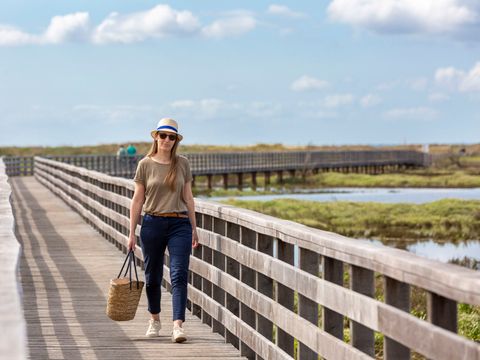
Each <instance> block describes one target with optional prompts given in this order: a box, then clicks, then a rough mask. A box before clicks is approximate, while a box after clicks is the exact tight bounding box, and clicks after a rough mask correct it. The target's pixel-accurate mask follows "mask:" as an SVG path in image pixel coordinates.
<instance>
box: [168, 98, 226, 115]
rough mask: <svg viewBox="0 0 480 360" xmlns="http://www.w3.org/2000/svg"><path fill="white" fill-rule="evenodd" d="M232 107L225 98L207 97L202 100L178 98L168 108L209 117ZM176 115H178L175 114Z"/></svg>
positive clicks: (186, 113)
mask: <svg viewBox="0 0 480 360" xmlns="http://www.w3.org/2000/svg"><path fill="white" fill-rule="evenodd" d="M229 107H230V105H229V104H227V103H225V102H224V101H223V100H220V99H215V98H207V99H200V100H185V99H184V100H177V101H174V102H172V103H170V104H169V106H168V108H169V110H170V111H172V112H173V113H174V114H180V115H181V116H187V117H192V118H198V119H209V118H213V117H215V116H217V115H218V114H219V113H220V112H222V111H226V110H227V109H228V108H229ZM175 116H176V115H175Z"/></svg>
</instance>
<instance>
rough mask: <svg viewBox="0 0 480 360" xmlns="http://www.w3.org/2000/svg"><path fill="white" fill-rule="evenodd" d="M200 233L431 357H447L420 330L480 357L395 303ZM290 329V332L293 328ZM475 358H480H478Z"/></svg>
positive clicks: (206, 241) (475, 348)
mask: <svg viewBox="0 0 480 360" xmlns="http://www.w3.org/2000/svg"><path fill="white" fill-rule="evenodd" d="M198 233H199V237H200V243H201V244H202V245H206V246H208V247H209V248H211V249H214V250H218V248H219V246H220V245H219V244H221V249H222V251H223V252H224V253H225V254H226V255H227V256H230V257H232V258H234V259H235V260H237V261H238V262H239V263H240V264H243V265H246V266H248V267H249V268H251V269H253V270H256V271H258V272H261V273H262V274H264V275H266V276H268V277H271V278H272V279H273V280H276V281H277V282H279V283H282V284H283V285H284V286H288V287H289V288H291V289H293V290H295V291H297V292H298V293H300V294H302V295H304V296H306V297H308V298H309V299H311V300H314V301H316V302H317V303H319V304H321V305H322V306H326V307H328V308H329V309H331V310H333V311H335V312H337V313H339V314H343V315H345V316H348V317H349V318H350V319H352V320H354V321H356V322H358V323H360V324H362V325H365V326H366V327H368V328H370V329H372V330H375V331H379V332H382V333H383V334H385V335H386V336H388V337H391V338H392V339H395V340H396V341H398V342H399V343H401V344H403V345H405V346H408V347H409V348H411V349H414V350H415V351H418V352H420V353H422V354H424V355H426V356H428V357H430V358H437V357H438V358H442V359H443V358H444V357H443V356H442V353H441V351H439V347H438V346H436V345H435V343H432V342H425V341H424V338H423V337H421V336H418V334H419V333H420V332H422V333H428V334H430V335H431V336H435V338H436V339H437V341H439V342H441V343H442V344H445V346H448V347H449V350H450V352H453V351H456V352H457V353H464V352H465V353H468V354H477V353H478V355H476V356H478V359H480V346H479V345H477V344H476V343H474V342H473V341H469V340H467V339H465V338H463V337H462V336H459V335H456V334H453V333H451V332H448V331H446V330H443V329H441V328H440V327H438V326H434V325H432V324H429V323H428V322H426V321H423V320H420V319H418V318H416V317H415V316H413V315H410V314H409V313H406V312H404V311H401V310H399V309H397V308H395V307H393V306H390V305H388V304H384V303H382V302H379V301H377V300H375V299H372V298H370V297H368V296H365V295H363V294H360V293H357V292H355V291H352V290H350V289H346V288H344V287H342V286H340V285H336V284H334V283H331V282H330V281H325V280H323V279H320V278H318V277H316V276H313V275H311V274H308V273H306V272H304V271H302V270H300V269H297V268H295V267H294V266H292V265H289V264H286V263H284V262H282V261H280V260H278V259H275V258H272V257H270V256H268V255H265V254H262V253H259V252H256V251H254V250H253V249H250V248H248V247H246V246H243V245H241V244H239V243H238V242H236V241H233V240H230V239H229V238H226V237H225V236H221V235H218V234H214V233H212V232H210V231H205V230H203V229H198ZM225 281H226V280H225ZM222 284H223V282H222ZM306 284H308V285H306ZM225 290H226V289H225ZM237 295H238V294H237ZM398 323H403V324H404V326H402V327H397V324H398ZM407 324H408V326H407ZM404 329H409V331H408V332H406V331H404ZM288 330H289V331H290V329H288ZM412 334H417V336H412ZM447 344H448V345H447ZM472 359H477V357H473V358H472Z"/></svg>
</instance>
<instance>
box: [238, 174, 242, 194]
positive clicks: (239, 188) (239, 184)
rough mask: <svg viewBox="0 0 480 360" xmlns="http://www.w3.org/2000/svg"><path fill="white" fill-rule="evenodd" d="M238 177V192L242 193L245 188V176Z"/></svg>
mask: <svg viewBox="0 0 480 360" xmlns="http://www.w3.org/2000/svg"><path fill="white" fill-rule="evenodd" d="M237 176H238V190H240V191H241V190H242V188H243V174H242V173H238V174H237Z"/></svg>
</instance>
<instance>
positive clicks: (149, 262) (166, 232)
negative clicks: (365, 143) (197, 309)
mask: <svg viewBox="0 0 480 360" xmlns="http://www.w3.org/2000/svg"><path fill="white" fill-rule="evenodd" d="M140 239H141V246H142V251H143V259H144V262H145V289H146V293H147V298H148V311H149V312H150V313H151V314H158V313H159V312H160V297H161V291H160V287H161V284H162V278H163V258H164V254H165V249H166V248H167V247H168V253H169V254H170V280H171V284H172V305H173V320H174V321H175V320H182V321H185V308H186V306H187V284H188V264H189V260H190V253H191V251H192V227H191V224H190V220H189V219H188V218H174V217H161V216H152V215H148V214H145V215H144V217H143V223H142V228H141V231H140Z"/></svg>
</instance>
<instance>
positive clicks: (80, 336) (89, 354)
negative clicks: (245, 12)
mask: <svg viewBox="0 0 480 360" xmlns="http://www.w3.org/2000/svg"><path fill="white" fill-rule="evenodd" d="M12 184H13V185H12V186H13V189H14V210H15V217H16V220H17V222H16V225H17V229H18V234H19V240H20V241H21V242H22V245H23V248H24V251H23V256H22V258H21V267H20V268H21V271H20V274H21V279H22V284H23V299H24V306H25V316H26V319H27V322H28V324H29V326H28V335H29V349H30V353H31V356H32V358H35V359H48V358H84V359H97V358H102V359H119V358H131V359H133V358H138V359H140V358H141V359H153V358H163V359H167V358H169V359H173V358H182V359H187V358H190V359H193V358H196V359H198V358H202V357H205V356H206V354H208V358H212V359H214V358H218V359H233V358H236V359H238V358H239V353H238V350H237V349H235V348H234V347H233V346H232V345H230V344H226V343H225V342H224V339H223V338H222V337H221V336H219V335H218V334H214V333H212V332H211V330H210V328H208V327H207V326H206V325H203V324H201V322H200V321H199V319H198V318H196V317H195V316H193V315H191V314H190V313H189V312H187V318H186V320H187V321H186V323H185V329H186V331H187V334H188V335H189V340H188V341H187V342H186V343H184V344H181V345H180V344H173V343H172V342H171V339H170V331H171V326H172V325H171V324H172V323H171V318H172V309H171V296H170V294H168V293H167V292H165V291H164V290H162V312H161V320H162V324H163V329H162V330H161V336H160V337H159V338H155V339H147V338H145V337H144V333H145V330H146V325H147V320H148V317H149V316H148V312H147V311H146V296H144V295H143V296H142V298H141V302H140V306H139V309H138V311H137V316H136V318H135V320H133V321H130V322H113V321H111V320H110V319H108V318H107V316H106V315H105V305H106V297H107V292H108V283H109V279H110V278H112V277H115V276H116V275H117V271H118V270H119V267H120V265H121V264H122V262H123V259H124V255H123V254H122V253H121V252H118V251H116V249H115V247H114V246H112V244H111V243H109V242H107V241H105V240H104V239H102V237H101V236H100V235H99V234H98V233H97V232H96V231H95V230H93V229H92V228H91V227H90V226H88V225H87V224H85V222H84V221H83V219H82V218H81V217H80V216H79V215H78V214H76V213H75V212H73V211H72V210H71V209H70V208H69V207H68V206H67V205H66V204H65V203H64V202H62V201H61V200H60V199H59V198H57V197H55V196H53V195H52V193H51V192H50V191H49V190H47V189H46V188H45V187H44V186H42V185H41V184H40V183H39V182H37V181H36V180H35V179H33V178H26V177H24V178H15V179H13V181H12ZM139 275H140V276H141V277H143V274H139ZM2 356H3V353H2Z"/></svg>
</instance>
